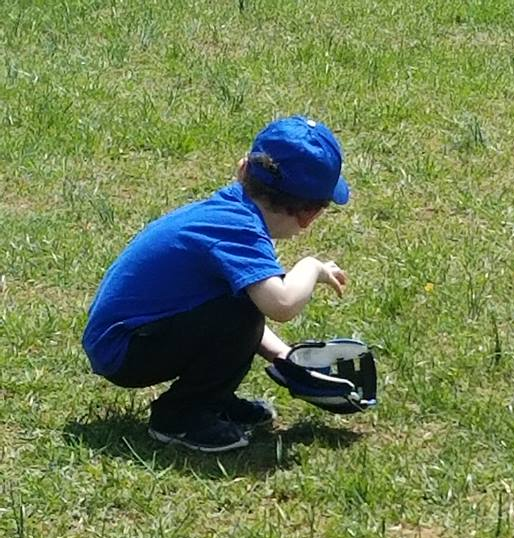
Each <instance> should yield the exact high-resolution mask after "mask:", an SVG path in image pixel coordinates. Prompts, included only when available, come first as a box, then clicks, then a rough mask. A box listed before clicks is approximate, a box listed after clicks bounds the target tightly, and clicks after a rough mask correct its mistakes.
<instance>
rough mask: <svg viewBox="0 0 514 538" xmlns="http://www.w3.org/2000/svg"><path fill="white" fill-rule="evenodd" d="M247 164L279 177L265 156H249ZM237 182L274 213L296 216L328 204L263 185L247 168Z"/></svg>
mask: <svg viewBox="0 0 514 538" xmlns="http://www.w3.org/2000/svg"><path fill="white" fill-rule="evenodd" d="M249 162H252V163H259V164H260V165H261V166H263V167H264V168H265V169H266V170H268V171H269V172H270V173H271V174H273V175H277V176H278V177H279V176H280V171H279V168H278V166H277V164H276V163H274V162H273V160H272V159H271V157H269V156H268V155H266V154H263V153H259V154H253V155H252V154H250V155H248V156H247V158H246V163H249ZM239 180H240V181H241V183H242V184H243V186H244V188H245V190H246V192H247V193H248V194H249V195H250V196H251V197H252V198H253V199H255V200H259V201H262V202H264V203H265V204H266V205H267V206H268V207H269V208H270V209H271V210H272V211H274V212H280V211H285V212H286V213H288V214H289V215H297V214H298V213H300V212H302V211H319V210H320V209H323V208H325V207H328V205H329V204H330V200H308V199H306V198H300V197H299V196H294V195H293V194H289V193H287V192H282V191H280V190H279V189H276V188H274V187H270V186H269V185H265V184H264V183H262V182H261V181H260V180H258V179H256V178H254V177H252V175H251V174H250V170H249V167H248V166H243V167H242V168H241V173H240V174H239Z"/></svg>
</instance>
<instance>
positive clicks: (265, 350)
mask: <svg viewBox="0 0 514 538" xmlns="http://www.w3.org/2000/svg"><path fill="white" fill-rule="evenodd" d="M290 350H291V347H290V346H288V345H287V344H286V343H285V342H284V341H282V340H281V339H280V338H279V337H278V336H277V335H276V334H275V333H274V332H273V331H272V330H271V329H270V328H269V327H268V326H267V325H266V327H264V334H263V335H262V340H261V345H260V346H259V355H261V356H262V357H264V358H265V359H266V360H268V361H270V362H271V361H273V359H276V358H281V359H285V358H286V356H287V354H288V353H289V351H290Z"/></svg>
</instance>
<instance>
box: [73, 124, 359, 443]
mask: <svg viewBox="0 0 514 538" xmlns="http://www.w3.org/2000/svg"><path fill="white" fill-rule="evenodd" d="M342 162H343V154H342V150H341V148H340V146H339V143H338V142H337V140H336V139H335V137H334V135H333V134H332V132H331V131H330V130H329V129H328V128H327V127H326V126H325V125H323V124H321V123H316V122H315V121H313V120H310V119H306V118H304V117H302V116H292V117H288V118H284V119H279V120H277V121H273V122H271V123H270V124H269V125H268V126H266V127H265V128H264V129H263V130H262V131H261V132H259V133H258V135H257V137H256V138H255V140H254V142H253V145H252V148H251V151H250V153H249V154H248V155H247V157H245V158H244V159H242V160H241V161H240V162H239V170H238V181H236V182H234V183H233V184H231V185H229V186H227V187H225V188H222V189H221V190H219V191H218V192H216V193H215V194H214V195H213V196H212V197H210V198H208V199H206V200H203V201H199V202H195V203H191V204H189V205H186V206H184V207H182V208H179V209H177V210H175V211H172V212H170V213H168V214H166V215H164V216H163V217H161V218H159V219H158V220H156V221H154V222H153V223H151V224H150V225H148V226H147V227H146V228H145V229H144V230H143V231H142V232H140V233H139V234H138V235H137V236H136V237H135V238H134V239H133V240H132V241H131V242H130V243H129V245H128V246H127V247H126V249H125V250H124V251H123V252H122V254H121V255H120V256H119V258H118V259H117V260H116V261H115V262H114V263H113V265H112V266H111V268H110V269H109V270H108V272H107V273H106V275H105V277H104V279H103V281H102V283H101V285H100V288H99V290H98V292H97V294H96V297H95V299H94V301H93V303H92V305H91V308H90V310H89V319H88V323H87V326H86V329H85V332H84V336H83V346H84V349H85V351H86V353H87V355H88V357H89V359H90V361H91V365H92V368H93V371H94V372H95V373H97V374H100V375H102V376H104V377H105V378H107V379H108V380H109V381H111V382H112V383H114V384H116V385H119V386H121V387H148V386H150V385H154V384H157V383H162V382H165V381H172V384H171V387H170V388H169V389H168V390H167V391H166V392H164V393H163V394H162V395H161V396H160V397H159V398H158V399H157V400H155V401H154V402H152V406H151V416H150V424H149V434H150V435H151V437H153V438H154V439H157V440H159V441H162V442H177V443H181V444H183V445H185V446H188V447H190V448H193V449H198V450H202V451H205V452H220V451H224V450H229V449H233V448H238V447H244V446H246V445H247V444H248V437H247V433H245V432H247V431H248V429H250V428H252V427H253V426H256V425H260V424H265V423H268V422H271V421H272V420H273V419H274V418H275V416H276V412H275V410H274V409H273V407H272V406H271V405H270V404H269V403H267V402H265V401H262V400H255V401H250V400H245V399H242V398H239V397H238V396H236V395H235V391H236V389H237V388H238V386H239V385H240V383H241V381H242V379H243V378H244V376H245V375H246V373H247V372H248V370H249V369H250V366H251V363H252V360H253V357H254V355H255V354H256V353H259V354H260V355H261V356H263V357H264V358H266V359H268V360H273V359H274V358H277V357H279V358H283V357H285V356H286V355H287V352H288V351H289V349H290V348H289V346H288V345H287V344H285V343H284V342H283V341H282V340H281V339H280V338H279V337H278V336H277V335H275V334H274V333H273V332H272V331H271V330H270V329H269V328H268V327H266V325H265V319H266V318H270V319H272V320H275V321H279V322H284V321H288V320H290V319H292V318H293V317H294V316H296V315H297V314H298V313H299V312H300V311H301V310H302V308H303V307H304V306H305V304H306V303H307V302H308V301H309V299H310V297H311V294H312V293H313V290H314V288H315V286H316V284H317V283H319V282H320V283H324V284H328V285H330V286H331V287H332V288H334V290H335V291H336V292H337V293H338V294H339V295H340V294H341V293H342V291H343V288H344V286H345V284H346V275H345V273H344V272H343V271H342V270H341V269H340V268H339V267H338V266H337V265H336V264H335V263H334V262H322V261H319V260H318V259H316V258H314V257H306V258H303V259H301V260H300V261H299V262H298V263H296V265H294V267H293V268H292V269H291V270H290V271H288V272H286V271H285V270H284V269H283V268H282V266H281V264H280V263H279V262H278V260H277V256H276V253H275V249H274V243H273V240H274V239H282V238H290V237H292V236H294V235H296V234H298V233H299V232H300V231H301V230H303V229H305V228H307V227H308V226H309V225H310V224H311V223H312V222H313V221H314V220H315V219H316V218H317V217H318V216H319V215H320V214H321V213H322V211H323V209H324V208H325V207H327V206H328V204H329V203H330V201H334V202H335V203H337V204H345V203H346V202H347V201H348V196H349V191H348V186H347V184H346V182H345V180H344V178H343V177H341V176H340V173H341V167H342Z"/></svg>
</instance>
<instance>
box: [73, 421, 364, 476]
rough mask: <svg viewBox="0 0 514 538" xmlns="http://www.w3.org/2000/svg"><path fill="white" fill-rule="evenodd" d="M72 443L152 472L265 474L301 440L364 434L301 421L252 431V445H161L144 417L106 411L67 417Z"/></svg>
mask: <svg viewBox="0 0 514 538" xmlns="http://www.w3.org/2000/svg"><path fill="white" fill-rule="evenodd" d="M64 434H65V438H66V440H67V442H68V444H70V445H85V446H87V447H90V448H93V449H94V450H96V451H98V452H99V453H102V454H107V455H109V456H111V457H116V458H120V457H121V458H125V459H130V460H133V461H137V462H139V463H140V464H141V465H142V466H144V467H145V468H147V469H148V470H151V471H152V472H159V471H162V470H164V469H167V468H170V467H172V468H174V469H175V470H178V471H183V472H184V473H185V474H188V473H192V472H194V473H196V474H197V475H199V476H201V477H204V478H211V479H212V478H224V479H226V478H227V477H229V478H231V477H235V476H241V475H257V476H258V475H265V474H269V473H270V472H274V471H276V470H278V469H285V468H290V467H293V466H294V465H297V464H299V463H300V462H301V451H299V448H300V445H311V444H314V443H316V444H317V445H318V446H320V447H325V448H334V449H336V448H338V449H340V448H345V447H348V446H350V445H351V444H353V443H355V442H357V441H358V440H359V439H360V438H361V436H362V434H361V433H357V432H353V431H351V430H348V429H345V428H343V427H337V428H335V427H331V426H327V425H324V424H323V423H322V422H318V421H316V420H305V421H302V422H298V423H296V424H293V425H292V426H290V427H288V428H284V427H281V428H279V429H274V430H269V431H268V430H261V431H256V432H254V434H253V436H252V439H251V442H250V446H249V447H247V448H244V449H241V450H235V451H232V452H226V453H221V454H205V453H202V452H195V451H192V450H189V449H187V448H185V447H181V446H179V445H162V444H161V443H158V442H156V441H153V440H152V439H151V438H150V437H149V436H148V434H147V424H146V421H145V420H143V419H142V418H141V417H139V416H137V415H131V414H125V415H116V414H114V415H112V414H111V415H108V416H106V417H105V418H98V417H94V418H92V419H86V420H84V421H72V422H69V423H68V424H67V425H66V426H65V428H64Z"/></svg>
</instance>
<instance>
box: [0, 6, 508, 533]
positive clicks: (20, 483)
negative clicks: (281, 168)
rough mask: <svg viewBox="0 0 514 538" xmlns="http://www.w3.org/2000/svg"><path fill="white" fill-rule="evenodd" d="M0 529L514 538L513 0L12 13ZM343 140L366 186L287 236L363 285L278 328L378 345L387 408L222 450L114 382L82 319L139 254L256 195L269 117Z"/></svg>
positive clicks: (266, 385) (256, 379) (0, 331)
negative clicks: (153, 418)
mask: <svg viewBox="0 0 514 538" xmlns="http://www.w3.org/2000/svg"><path fill="white" fill-rule="evenodd" d="M0 6H1V8H2V9H1V12H2V13H3V15H4V16H3V17H2V21H1V22H0V60H1V61H0V125H1V135H0V222H1V230H2V233H1V234H0V276H2V275H3V277H4V278H3V279H2V280H0V282H3V284H2V288H1V291H0V535H2V536H6V537H9V538H10V537H16V538H22V537H23V538H28V537H34V538H36V537H40V536H45V537H47V538H57V537H63V536H66V537H83V536H88V537H90V536H91V537H94V536H96V537H105V538H107V537H121V536H131V537H144V538H147V537H156V538H157V537H158V538H163V537H167V538H171V537H184V538H186V537H187V538H196V537H198V538H200V537H201V538H204V537H210V536H212V537H224V538H225V537H226V538H228V537H231V536H235V537H237V538H264V537H266V538H274V537H279V536H287V537H291V538H294V537H302V538H303V537H314V536H316V537H319V536H322V537H327V538H341V537H347V536H348V537H357V538H364V537H377V536H385V537H391V538H394V537H399V536H405V537H412V538H414V537H421V538H436V537H443V536H444V537H462V538H468V537H471V536H475V537H478V538H482V537H491V538H493V537H494V538H510V537H511V536H512V535H513V534H514V509H513V506H514V494H513V489H514V455H513V454H514V452H513V446H514V416H513V405H514V391H513V388H512V379H513V377H514V365H513V343H514V335H513V331H512V327H513V318H514V308H513V304H514V302H513V300H512V298H513V291H514V290H513V283H514V278H513V277H514V257H513V254H512V253H513V250H514V248H513V247H514V242H513V234H514V209H513V207H514V189H513V184H514V151H513V148H514V132H513V130H512V124H513V121H514V55H513V52H512V51H513V50H514V30H513V29H514V3H513V2H512V1H510V0H498V1H496V2H489V1H485V0H459V1H454V2H443V1H442V0H438V1H433V2H428V3H427V2H421V1H419V0H413V1H412V2H403V3H402V2H397V1H392V0H384V1H381V2H374V1H371V0H348V1H344V2H343V1H337V0H317V1H314V0H306V1H296V2H294V1H292V0H289V1H287V0H284V1H274V2H273V1H271V0H239V1H236V0H233V1H228V0H221V1H219V2H209V1H206V0H203V1H195V2H193V1H191V0H190V1H186V0H175V1H173V2H172V1H168V2H166V1H162V0H161V1H156V0H153V1H152V0H147V1H146V2H135V1H132V2H127V1H125V2H123V1H121V0H111V1H110V2H100V1H92V0H89V1H86V0H68V1H62V2H59V1H57V0H54V1H45V2H43V1H36V0H33V1H28V0H27V1H21V0H19V1H15V2H9V3H7V2H5V1H4V2H1V3H0ZM297 112H300V113H305V114H311V115H312V116H314V117H316V118H319V119H322V120H324V121H326V122H327V123H328V124H329V125H330V126H332V127H333V128H335V129H337V130H338V135H339V136H340V138H341V140H342V141H343V142H344V145H345V148H346V152H347V166H346V173H347V176H348V178H349V181H350V183H351V184H352V187H353V192H354V196H353V200H352V203H351V204H350V205H349V206H348V207H347V208H343V209H340V208H333V209H330V210H329V211H328V212H327V214H326V215H325V216H324V217H323V219H321V220H320V221H319V222H317V223H316V224H315V225H314V227H313V229H312V231H310V232H309V233H308V234H306V235H305V236H304V237H302V238H300V239H299V240H297V241H294V242H292V243H284V244H281V245H279V251H280V254H281V257H282V259H283V261H284V263H285V265H287V266H290V265H291V264H292V263H294V261H295V260H296V259H297V258H299V257H300V256H303V255H307V254H315V255H317V256H319V257H320V258H323V259H335V260H337V261H338V262H339V263H340V265H342V266H343V267H344V268H345V269H346V270H347V271H348V273H349V275H350V278H351V286H350V287H349V290H348V293H347V294H346V296H345V297H344V299H343V300H336V299H335V298H334V296H333V295H332V294H331V293H330V291H329V290H327V289H322V288H319V289H318V291H317V293H316V294H315V296H314V298H313V301H312V302H311V304H310V305H309V307H308V308H307V309H306V311H305V312H304V313H303V314H302V315H301V316H300V317H299V318H298V319H296V320H294V321H293V322H291V323H289V324H285V325H283V326H276V327H275V328H276V329H277V331H278V332H279V333H280V334H281V335H282V336H283V337H284V339H286V340H288V341H297V340H300V339H303V338H329V337H333V336H351V335H356V336H359V337H361V338H363V339H364V340H365V341H368V342H370V343H372V344H375V345H377V346H379V347H380V352H379V370H380V397H381V403H380V406H379V408H378V410H377V411H376V412H370V413H367V414H364V415H360V416H355V417H350V418H340V417H339V418H337V417H331V416H329V415H327V414H324V413H322V412H321V411H317V410H314V409H313V408H309V407H308V406H307V405H306V404H303V403H301V402H299V401H295V400H292V399H291V398H290V397H289V396H288V395H287V394H286V392H285V391H284V390H283V389H280V388H278V387H275V386H274V385H273V384H272V382H271V381H270V380H269V379H268V378H267V377H266V376H265V374H264V372H263V368H262V366H263V364H262V361H257V362H256V364H255V367H254V368H253V370H252V372H251V374H250V376H249V377H248V379H247V380H246V381H245V383H244V386H243V390H244V392H246V393H247V394H256V395H262V394H265V395H266V396H267V397H269V398H271V399H274V401H275V403H276V405H277V406H278V408H279V411H280V413H281V418H280V422H279V425H278V427H277V429H276V430H275V431H273V432H268V433H265V432H263V433H261V434H259V435H257V436H256V437H255V439H254V442H253V443H252V445H251V446H250V447H249V448H248V449H245V450H243V451H240V452H237V453H233V454H227V455H223V456H220V457H213V456H199V455H195V454H191V453H189V452H187V451H184V450H181V449H176V448H170V447H161V446H160V445H157V444H156V443H154V442H152V441H151V440H149V439H148V438H147V436H146V432H145V423H146V419H147V415H148V404H149V402H150V401H151V399H152V398H153V397H154V395H155V394H156V393H157V391H158V388H156V389H148V390H140V391H126V390H122V389H118V388H115V387H113V386H111V385H109V384H108V383H107V382H105V381H103V380H102V379H100V378H98V377H95V376H93V375H91V374H90V371H89V368H88V365H87V362H86V359H85V356H84V355H83V353H82V351H81V348H80V337H81V332H82V329H83V326H84V322H85V317H86V309H87V306H88V304H89V301H90V300H91V298H92V295H93V293H94V291H95V288H96V286H97V285H98V283H99V280H100V278H101V277H102V275H103V272H104V271H105V269H106V268H107V267H108V265H109V264H110V262H111V261H112V260H113V259H114V258H115V256H116V255H117V254H118V252H119V251H120V249H121V248H123V246H124V244H125V243H126V241H127V240H128V239H129V238H130V237H131V236H133V234H134V233H136V232H137V231H138V230H139V229H140V228H141V227H142V226H144V225H145V224H146V223H147V222H148V221H150V220H152V219H153V218H155V217H157V216H158V215H160V214H162V213H163V212H165V211H167V210H169V209H170V208H173V207H175V206H178V205H180V204H183V203H185V202H187V201H190V200H193V199H197V198H200V197H202V196H204V195H206V194H207V193H210V192H211V191H213V190H215V189H216V188H218V187H220V186H222V185H223V184H225V183H226V182H227V180H229V179H230V177H231V176H232V174H233V172H234V169H235V164H236V163H237V160H238V159H239V158H240V157H241V156H243V155H244V153H245V152H246V151H247V150H248V148H249V145H250V143H251V139H252V137H253V135H254V134H255V132H256V131H257V130H258V129H259V128H261V127H262V126H263V125H264V124H265V123H267V122H268V121H269V119H270V118H272V117H274V116H278V115H284V114H290V113H297Z"/></svg>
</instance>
